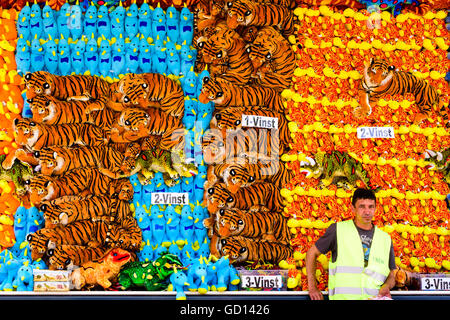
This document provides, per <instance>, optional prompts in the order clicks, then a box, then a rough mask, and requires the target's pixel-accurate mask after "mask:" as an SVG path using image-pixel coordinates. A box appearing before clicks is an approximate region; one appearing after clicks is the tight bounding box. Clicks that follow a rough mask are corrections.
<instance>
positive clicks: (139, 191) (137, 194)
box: [129, 173, 144, 208]
mask: <svg viewBox="0 0 450 320" xmlns="http://www.w3.org/2000/svg"><path fill="white" fill-rule="evenodd" d="M129 179H130V183H131V185H132V186H133V192H134V193H133V201H132V205H133V206H134V208H137V206H138V205H142V204H143V203H144V199H143V193H144V192H143V188H142V184H141V182H140V181H139V177H138V174H137V173H135V174H133V175H132V176H130V178H129Z"/></svg>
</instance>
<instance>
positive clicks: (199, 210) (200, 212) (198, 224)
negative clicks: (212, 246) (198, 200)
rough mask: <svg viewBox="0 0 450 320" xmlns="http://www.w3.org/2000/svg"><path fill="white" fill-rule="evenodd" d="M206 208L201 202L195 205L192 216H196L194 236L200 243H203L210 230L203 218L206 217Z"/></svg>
mask: <svg viewBox="0 0 450 320" xmlns="http://www.w3.org/2000/svg"><path fill="white" fill-rule="evenodd" d="M205 209H206V208H204V207H202V206H201V205H200V204H197V205H196V206H195V207H194V211H193V212H192V217H193V218H194V236H195V238H194V239H195V240H196V241H198V243H199V244H200V243H202V242H203V241H204V240H205V237H206V235H207V232H208V230H207V229H206V228H205V227H204V226H203V220H204V219H205V218H206V215H205Z"/></svg>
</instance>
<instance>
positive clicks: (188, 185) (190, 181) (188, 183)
mask: <svg viewBox="0 0 450 320" xmlns="http://www.w3.org/2000/svg"><path fill="white" fill-rule="evenodd" d="M181 192H187V193H188V194H189V199H194V198H195V196H194V177H183V178H181Z"/></svg>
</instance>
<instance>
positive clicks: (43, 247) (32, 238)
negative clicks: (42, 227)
mask: <svg viewBox="0 0 450 320" xmlns="http://www.w3.org/2000/svg"><path fill="white" fill-rule="evenodd" d="M27 241H28V245H29V247H30V249H31V258H32V259H33V260H37V259H39V258H42V257H43V256H44V255H45V253H46V251H47V248H48V246H47V245H48V239H44V238H42V237H39V236H38V235H37V234H36V233H30V234H28V235H27Z"/></svg>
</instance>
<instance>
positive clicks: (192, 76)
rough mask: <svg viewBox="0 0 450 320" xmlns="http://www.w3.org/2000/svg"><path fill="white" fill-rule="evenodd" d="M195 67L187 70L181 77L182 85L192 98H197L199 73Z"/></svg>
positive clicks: (186, 93) (185, 92) (187, 94)
mask: <svg viewBox="0 0 450 320" xmlns="http://www.w3.org/2000/svg"><path fill="white" fill-rule="evenodd" d="M193 70H194V69H193V68H191V70H189V71H187V73H185V74H184V77H183V78H181V87H182V89H183V92H184V94H185V95H186V96H189V97H190V98H196V92H197V74H196V73H195V72H194V71H193Z"/></svg>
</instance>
